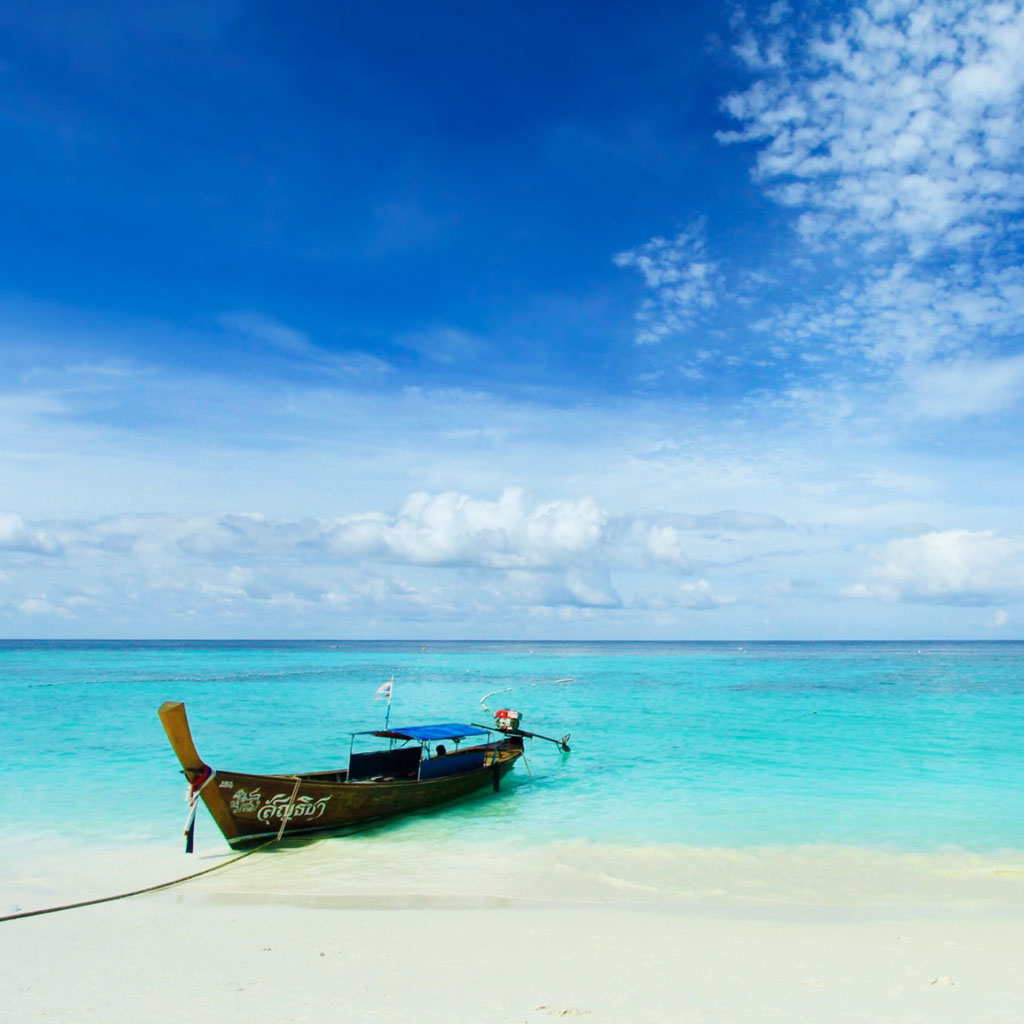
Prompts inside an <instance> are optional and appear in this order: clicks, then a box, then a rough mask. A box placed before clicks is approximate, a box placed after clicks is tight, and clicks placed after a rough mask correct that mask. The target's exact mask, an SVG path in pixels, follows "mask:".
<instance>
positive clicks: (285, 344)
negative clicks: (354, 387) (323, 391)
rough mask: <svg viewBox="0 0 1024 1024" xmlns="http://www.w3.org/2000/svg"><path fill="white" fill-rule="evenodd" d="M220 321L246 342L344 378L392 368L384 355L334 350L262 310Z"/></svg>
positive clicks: (387, 370)
mask: <svg viewBox="0 0 1024 1024" xmlns="http://www.w3.org/2000/svg"><path fill="white" fill-rule="evenodd" d="M218 323H219V324H220V326H221V327H223V328H225V329H226V330H227V331H229V332H231V333H233V334H235V335H237V336H238V337H239V338H240V339H242V340H243V341H244V342H245V343H247V344H250V345H251V344H253V343H256V344H259V345H262V346H269V347H270V348H272V349H276V350H277V351H278V352H279V353H281V354H282V355H283V356H286V357H287V358H288V359H289V361H290V362H292V363H293V364H295V365H297V366H299V367H304V368H307V369H310V370H313V371H314V372H318V373H324V374H327V375H329V376H332V377H338V378H341V379H353V378H355V379H358V378H366V377H379V376H381V375H383V374H387V373H389V372H390V371H391V367H390V366H389V365H388V363H386V362H385V361H384V360H383V359H379V358H378V357H377V356H373V355H370V354H369V353H366V352H359V351H340V352H335V351H332V350H330V349H327V348H324V347H323V346H322V345H317V344H314V342H313V341H311V340H310V338H309V335H307V334H305V333H304V332H302V331H299V330H296V329H295V328H294V327H289V326H288V325H287V324H283V323H281V322H280V321H278V320H275V319H274V318H273V317H269V316H266V315H264V314H262V313H251V312H239V313H225V314H223V315H222V316H220V317H219V318H218Z"/></svg>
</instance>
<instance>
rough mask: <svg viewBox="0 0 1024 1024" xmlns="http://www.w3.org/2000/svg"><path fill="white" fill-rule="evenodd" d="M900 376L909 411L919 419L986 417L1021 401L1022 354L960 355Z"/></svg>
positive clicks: (1023, 381) (1023, 379) (1023, 383)
mask: <svg viewBox="0 0 1024 1024" xmlns="http://www.w3.org/2000/svg"><path fill="white" fill-rule="evenodd" d="M904 376H905V378H906V381H907V389H906V400H907V401H909V403H910V410H909V411H910V412H912V413H914V414H918V415H922V416H930V417H950V416H979V415H987V414H991V413H997V412H1001V411H1003V410H1005V409H1008V408H1011V407H1013V406H1015V405H1017V404H1018V403H1020V402H1021V400H1022V399H1024V355H1018V356H1010V357H1007V358H1005V359H985V358H975V357H971V356H963V357H961V358H959V359H953V360H950V361H948V362H945V363H929V364H927V365H925V366H922V367H916V366H915V367H908V368H907V369H906V370H905V372H904ZM904 411H907V410H906V409H905V410H904Z"/></svg>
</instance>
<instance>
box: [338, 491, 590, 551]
mask: <svg viewBox="0 0 1024 1024" xmlns="http://www.w3.org/2000/svg"><path fill="white" fill-rule="evenodd" d="M605 520H606V517H605V515H604V513H603V512H602V511H601V509H600V508H598V506H597V504H596V503H595V502H594V501H593V499H591V498H582V499H580V500H578V501H556V502H549V503H547V504H544V505H538V506H536V507H535V508H532V509H531V508H528V507H527V503H526V495H525V494H524V492H523V491H521V490H519V489H518V488H509V489H507V490H506V491H505V492H504V493H503V494H502V495H501V497H500V498H499V500H498V501H496V502H489V501H481V500H479V499H476V498H472V497H470V496H469V495H465V494H457V493H455V492H448V493H445V494H438V495H432V494H428V493H426V492H421V493H418V494H413V495H412V496H411V497H410V498H409V499H408V500H407V501H406V502H405V504H404V505H403V506H402V508H401V509H400V510H399V512H398V514H397V515H396V516H394V517H387V516H381V515H371V516H360V517H353V518H351V519H345V520H340V521H339V522H338V523H337V524H336V525H335V526H334V527H333V528H332V529H331V531H330V545H331V547H332V549H333V550H334V551H337V552H340V553H344V554H347V555H363V556H370V555H373V556H377V557H389V558H394V559H397V560H399V561H408V562H412V563H415V564H423V565H464V564H474V565H482V566H487V567H490V568H503V569H512V568H524V567H533V568H540V567H548V566H552V565H562V564H565V563H567V562H568V561H571V560H574V559H579V558H581V557H583V558H585V557H586V556H587V555H588V553H589V552H591V551H592V550H594V549H595V547H596V546H597V545H598V544H599V542H600V541H601V536H602V530H603V528H604V524H605Z"/></svg>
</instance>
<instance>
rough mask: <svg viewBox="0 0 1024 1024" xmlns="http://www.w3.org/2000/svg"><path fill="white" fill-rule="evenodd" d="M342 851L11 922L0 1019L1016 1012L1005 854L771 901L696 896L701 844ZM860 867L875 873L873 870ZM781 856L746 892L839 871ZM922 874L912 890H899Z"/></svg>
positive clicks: (869, 1016) (743, 1021) (909, 868)
mask: <svg viewBox="0 0 1024 1024" xmlns="http://www.w3.org/2000/svg"><path fill="white" fill-rule="evenodd" d="M352 849H353V848H352V847H346V846H344V845H339V844H333V845H332V844H322V845H320V846H316V847H312V848H310V849H309V850H306V851H289V852H288V853H287V854H285V855H282V856H272V857H266V856H260V855H257V856H256V857H253V858H249V859H248V860H246V861H243V862H241V863H239V864H236V865H232V866H230V867H228V868H226V869H225V870H224V871H219V872H216V873H215V874H213V875H210V876H207V877H206V878H204V879H201V880H198V881H196V882H191V883H187V884H186V885H184V886H181V887H178V888H173V889H168V890H164V891H162V892H159V893H155V894H151V895H145V896H139V897H134V898H132V899H128V900H122V901H118V902H114V903H107V904H102V905H99V906H94V907H88V908H83V909H79V910H73V911H69V912H66V913H60V914H53V915H47V916H40V917H33V918H26V919H23V920H18V921H8V922H3V923H0V983H2V991H3V997H2V1000H0V1007H2V1008H0V1018H2V1019H3V1020H5V1021H12V1022H17V1024H21V1022H29V1021H33V1022H34V1021H60V1022H62V1024H64V1022H94V1021H95V1022H101V1021H102V1022H104V1024H108V1022H111V1021H153V1022H178V1021H181V1022H185V1021H188V1022H200V1024H201V1022H207V1021H209V1022H243V1021H245V1022H247V1024H248V1022H252V1021H255V1020H262V1019H267V1020H270V1021H275V1022H276V1021H282V1022H284V1021H288V1022H291V1021H294V1022H299V1021H302V1022H306V1021H308V1022H317V1024H320V1022H328V1021H331V1022H333V1021H342V1022H348V1021H358V1022H362V1021H367V1022H376V1021H382V1022H383V1021H399V1022H404V1021H409V1022H412V1021H416V1022H423V1024H431V1022H441V1021H445V1022H463V1021H465V1022H469V1021H498V1022H504V1021H508V1022H531V1024H534V1022H543V1021H552V1020H570V1019H580V1020H586V1021H587V1022H588V1024H589V1022H593V1024H598V1022H630V1024H632V1022H637V1024H641V1022H663V1021H686V1022H709V1024H710V1022H721V1024H748V1022H749V1024H754V1022H757V1024H764V1022H766V1021H773V1020H776V1021H789V1022H808V1024H810V1022H814V1024H828V1022H831V1021H836V1022H845V1021H863V1022H872V1024H883V1022H886V1024H888V1022H907V1024H910V1022H928V1024H935V1022H945V1021H949V1022H957V1024H965V1022H966V1024H983V1022H1000V1024H1017V1022H1019V1021H1020V1020H1022V1019H1024V973H1022V972H1021V970H1020V963H1021V957H1022V954H1024V900H1022V899H1021V898H1020V895H1021V886H1022V884H1024V882H1022V879H1021V876H1020V874H1019V871H1018V868H1019V865H1017V864H1013V865H1011V866H1009V867H1007V866H1005V865H1006V864H1007V863H1008V862H1006V861H1005V860H1004V861H989V860H986V861H985V862H984V866H982V864H981V863H979V861H978V860H977V859H974V858H971V857H969V856H967V855H955V854H951V855H950V856H949V857H948V858H946V859H945V860H943V859H941V858H940V859H939V861H937V862H934V863H933V862H929V868H928V871H924V870H923V869H922V866H921V864H920V863H918V861H915V860H912V861H911V862H906V861H900V860H899V858H897V859H896V860H895V861H894V862H892V863H888V864H887V869H888V870H889V871H890V872H893V871H895V872H896V875H895V876H892V877H891V878H890V880H889V881H888V882H886V883H885V884H881V883H880V882H879V881H878V880H877V879H874V881H873V882H872V883H871V884H870V885H865V886H864V887H863V888H862V889H861V890H860V891H859V892H858V891H854V890H853V889H851V888H850V887H849V879H847V881H846V882H845V883H844V885H845V886H846V888H843V889H842V890H841V892H840V891H838V890H837V892H838V895H837V894H836V893H833V896H832V897H831V898H825V896H826V886H825V884H824V881H822V883H821V884H818V885H812V886H811V887H810V888H809V889H805V890H802V891H801V892H794V891H791V889H792V886H791V887H790V890H787V889H786V887H785V886H779V885H776V886H774V888H773V889H772V890H771V892H761V893H760V895H754V894H753V891H746V890H744V889H743V888H742V887H740V886H738V884H736V883H733V884H723V885H720V886H719V888H718V890H717V891H712V889H711V888H709V887H708V886H706V885H705V886H704V888H701V887H700V886H697V885H695V884H694V880H695V878H696V879H697V881H700V878H699V876H700V872H701V870H705V869H704V868H701V867H700V864H701V863H702V862H701V860H700V857H698V856H697V855H696V852H695V851H691V853H690V854H689V855H686V854H671V855H670V854H668V853H665V852H664V851H658V850H656V849H655V850H652V851H647V852H646V853H645V854H644V855H643V856H642V857H640V858H637V857H636V856H635V851H632V852H630V851H626V852H623V851H615V850H606V851H604V852H603V853H602V852H601V851H600V850H598V851H595V850H589V851H588V852H587V856H589V857H590V858H591V859H592V860H596V861H598V862H599V870H595V872H594V874H593V875H592V876H591V877H590V878H589V879H585V880H584V882H581V881H580V871H579V867H580V863H581V862H582V861H583V859H584V851H582V850H579V849H577V848H576V847H574V846H573V845H572V844H569V845H568V846H567V847H565V848H561V847H559V846H558V845H554V846H553V847H552V848H551V849H550V850H549V851H548V852H547V853H546V854H539V855H538V856H537V859H536V860H531V859H529V858H526V859H524V858H523V857H515V856H513V857H511V858H510V859H509V860H508V861H507V862H503V861H502V860H501V859H500V853H499V851H496V850H494V849H490V848H487V847H479V848H474V849H472V850H462V851H459V852H458V856H457V857H454V858H452V857H450V858H448V862H449V864H451V861H452V860H454V861H457V863H455V865H454V867H453V868H452V870H450V871H449V872H448V873H446V874H443V875H442V877H441V878H440V879H439V878H438V871H437V863H435V862H432V861H431V860H430V858H429V857H425V856H423V854H424V851H423V850H415V849H414V848H410V847H402V846H401V844H399V847H398V853H397V854H396V856H398V855H400V856H401V857H404V858H406V859H408V860H409V861H410V863H412V862H415V863H417V864H418V865H419V869H418V870H417V871H410V872H408V873H406V874H405V875H403V876H397V875H396V876H394V881H393V883H392V884H388V883H387V882H386V881H385V876H384V875H382V874H381V873H380V872H377V873H373V872H371V871H370V868H369V867H368V866H365V865H364V866H362V867H361V866H360V864H359V862H358V857H357V856H353V854H352V852H351V851H352ZM368 849H371V850H372V849H373V848H368ZM378 853H379V849H378ZM411 854H415V856H410V855H411ZM436 856H437V858H438V861H440V859H441V857H440V854H437V855H436ZM794 856H795V857H797V860H795V861H794V860H793V857H794ZM865 856H867V860H866V861H865V862H864V864H865V865H866V866H867V867H870V868H871V869H872V878H874V873H876V872H877V869H879V866H880V865H879V863H877V862H875V861H873V860H871V856H873V855H865ZM772 857H773V855H772V854H771V853H770V852H766V851H760V852H759V851H750V852H749V853H748V854H746V855H745V859H743V858H741V859H739V860H737V861H735V862H734V863H732V865H731V867H730V868H729V871H731V872H733V874H734V875H735V877H736V879H739V878H741V877H743V878H745V877H746V876H748V875H750V874H753V873H756V872H755V869H757V868H761V869H765V870H761V872H760V873H761V874H762V875H764V876H768V877H771V878H775V877H776V876H777V875H778V874H780V873H785V872H784V871H783V868H785V869H786V870H788V871H790V873H800V872H801V871H802V870H803V868H804V866H806V865H807V864H808V863H811V862H814V861H815V860H817V861H822V862H823V863H831V865H832V867H833V868H834V867H835V865H836V863H839V861H837V860H836V859H835V858H833V860H832V861H831V862H829V861H828V858H827V857H826V858H824V860H822V858H823V855H821V854H819V855H818V857H817V858H815V856H814V855H813V853H812V852H811V851H806V850H805V851H802V852H798V853H794V852H792V851H791V852H789V853H787V854H786V856H785V857H782V858H781V859H780V858H778V857H776V858H775V860H772ZM339 858H344V867H345V871H342V870H340V868H341V862H340V861H339ZM616 858H618V859H616ZM680 858H681V859H680ZM718 859H719V860H721V859H722V858H721V857H719V858H718ZM712 860H713V859H712V858H711V857H710V856H709V858H708V864H711V863H712ZM623 861H625V862H628V864H629V865H630V868H629V871H630V872H632V874H629V872H626V871H625V870H623V869H622V862H623ZM766 861H771V864H770V867H767V868H766V863H765V862H766ZM210 862H215V859H213V858H209V857H207V858H196V859H194V860H190V861H188V862H187V866H188V867H191V868H200V867H203V866H206V864H207V863H210ZM641 862H642V864H643V871H641V872H640V875H641V876H642V878H641V880H640V881H638V880H637V879H638V877H639V876H638V871H639V869H638V867H637V864H638V863H641ZM694 863H696V864H697V865H698V866H697V867H692V865H693V864H694ZM485 864H488V865H490V868H491V870H490V872H489V873H488V872H487V871H485V870H484V869H483V866H484V865H485ZM567 864H568V865H569V868H570V870H567V869H566V865H567ZM683 864H691V870H690V875H689V876H687V877H686V885H682V886H680V887H677V889H676V890H672V891H671V893H670V895H669V896H668V897H666V892H669V890H667V889H666V887H665V880H666V878H667V877H675V876H677V875H679V874H680V872H681V871H682V866H683ZM1000 864H1002V865H1003V866H1002V867H1000V866H999V865H1000ZM900 865H902V867H900ZM915 865H916V867H915ZM955 865H959V867H955ZM179 866H181V862H179ZM159 867H160V870H163V868H164V865H159ZM706 870H707V871H709V872H710V870H711V869H710V867H708V868H707V869H706ZM901 870H902V872H903V874H902V875H901V874H900V873H899V872H900V871H901ZM616 871H618V874H615V872H616ZM915 871H916V874H915ZM627 874H629V877H628V878H626V879H625V882H624V877H623V876H625V875H627ZM827 874H828V873H827V872H825V871H824V870H822V875H823V878H824V877H825V876H826V875H827ZM653 875H656V877H657V879H658V880H659V884H657V885H654V884H652V883H651V879H652V876H653ZM727 875H728V872H727ZM722 877H723V876H721V872H720V871H719V882H720V883H721V881H722ZM893 877H894V878H895V881H893ZM911 877H916V878H918V882H917V884H916V887H915V886H913V885H912V886H910V888H909V889H908V888H906V887H907V885H908V880H909V879H911ZM570 878H572V879H575V881H576V884H575V885H572V886H571V885H567V884H566V882H567V880H568V879H570ZM317 879H319V881H317ZM951 882H955V883H956V884H947V883H951ZM755 888H756V887H755ZM762 888H763V887H762ZM897 890H899V891H897ZM51 895H53V894H51ZM40 898H42V897H40Z"/></svg>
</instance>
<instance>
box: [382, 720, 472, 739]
mask: <svg viewBox="0 0 1024 1024" xmlns="http://www.w3.org/2000/svg"><path fill="white" fill-rule="evenodd" d="M373 735H374V736H384V737H386V738H387V739H391V740H421V741H427V740H461V739H462V737H463V736H486V735H487V730H486V729H481V728H480V727H479V726H478V725H463V724H462V723H460V722H446V723H444V724H442V725H414V726H411V727H410V728H408V729H380V730H374V732H373Z"/></svg>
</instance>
